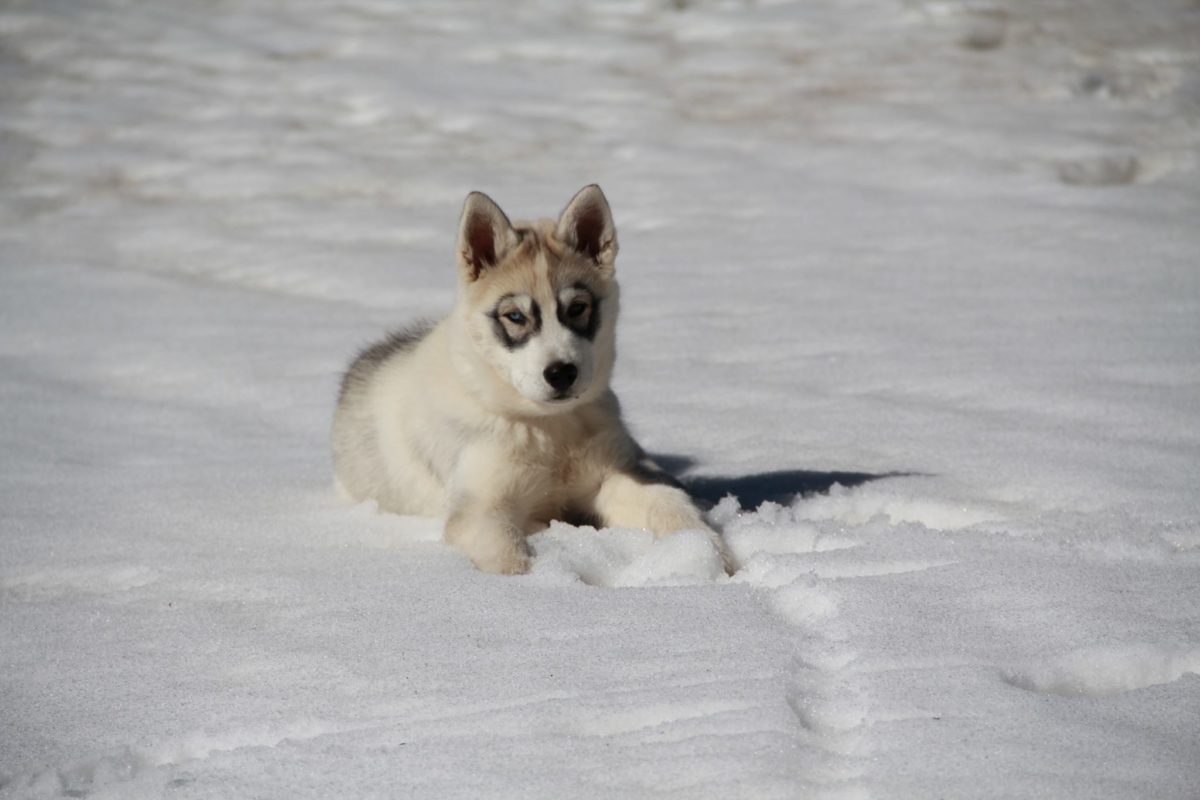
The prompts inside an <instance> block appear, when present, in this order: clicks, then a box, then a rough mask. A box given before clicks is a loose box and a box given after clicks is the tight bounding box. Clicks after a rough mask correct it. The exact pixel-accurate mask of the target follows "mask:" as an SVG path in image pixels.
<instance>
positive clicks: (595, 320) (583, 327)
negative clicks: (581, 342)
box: [555, 283, 600, 341]
mask: <svg viewBox="0 0 1200 800" xmlns="http://www.w3.org/2000/svg"><path fill="white" fill-rule="evenodd" d="M571 288H572V289H574V290H575V294H574V295H573V296H571V295H569V297H570V299H569V300H568V301H567V302H566V304H565V305H564V303H563V302H561V301H560V302H559V303H557V308H556V309H555V311H556V313H557V315H558V321H559V322H561V323H562V324H563V325H564V326H566V327H567V328H570V329H571V330H572V331H574V332H575V333H576V334H577V335H579V336H582V337H583V338H584V339H587V340H588V341H591V340H592V339H595V338H596V331H597V330H599V329H600V299H599V298H597V297H596V296H595V295H594V294H592V290H591V289H589V288H588V287H587V286H585V285H583V284H582V283H577V284H575V285H574V286H572V287H571Z"/></svg>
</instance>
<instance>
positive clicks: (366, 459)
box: [331, 322, 434, 500]
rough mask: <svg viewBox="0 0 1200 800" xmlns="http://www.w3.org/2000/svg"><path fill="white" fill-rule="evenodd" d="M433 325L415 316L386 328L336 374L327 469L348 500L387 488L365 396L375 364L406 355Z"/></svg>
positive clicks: (385, 470)
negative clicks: (411, 320)
mask: <svg viewBox="0 0 1200 800" xmlns="http://www.w3.org/2000/svg"><path fill="white" fill-rule="evenodd" d="M433 327H434V326H433V324H432V323H430V322H420V323H417V324H415V325H412V326H409V327H408V328H404V329H402V330H398V331H394V332H392V333H390V334H388V335H387V336H386V337H385V338H383V339H381V340H380V341H378V342H375V343H374V344H372V345H371V346H369V347H367V348H364V349H363V350H362V351H361V352H360V353H359V354H358V356H357V357H356V358H355V359H354V361H353V362H351V364H350V368H349V369H347V370H346V373H345V374H344V375H343V376H342V383H341V389H340V390H339V392H338V402H337V409H336V410H335V411H334V415H333V432H332V437H331V438H332V444H333V471H334V475H335V477H336V478H337V483H338V485H339V488H340V489H341V491H342V492H343V493H345V494H346V495H348V496H349V497H350V498H351V499H353V500H365V499H367V498H374V499H376V500H382V499H383V497H385V496H386V495H387V494H388V489H389V487H388V483H387V479H388V468H387V463H386V461H385V459H384V454H383V452H382V450H381V446H382V442H381V440H380V432H379V430H378V426H377V420H376V419H375V415H374V413H373V411H372V404H371V402H370V398H371V391H372V386H373V383H374V381H375V379H376V377H377V375H378V373H379V370H380V368H381V367H382V366H383V365H384V364H386V363H388V362H389V361H392V360H394V359H397V358H405V357H407V356H408V355H409V354H410V353H411V352H412V351H413V350H415V349H416V348H417V346H418V345H419V344H420V343H421V342H422V341H423V340H424V339H425V337H426V336H428V335H429V333H430V331H432V330H433Z"/></svg>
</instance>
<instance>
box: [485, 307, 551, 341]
mask: <svg viewBox="0 0 1200 800" xmlns="http://www.w3.org/2000/svg"><path fill="white" fill-rule="evenodd" d="M514 303H515V301H514V300H513V295H511V294H506V295H504V297H501V298H500V299H499V300H498V301H497V302H496V305H495V306H493V307H492V310H491V311H490V312H489V313H488V314H487V316H488V317H490V318H491V320H492V333H493V334H494V335H495V336H496V339H497V341H499V342H500V344H502V345H504V347H505V348H507V349H508V350H516V349H517V348H519V347H521V346H522V345H524V344H525V343H526V342H528V341H529V340H530V339H531V338H533V337H534V336H535V335H537V333H538V332H539V331H540V330H541V329H542V312H541V309H540V308H538V304H537V301H536V300H532V299H531V300H530V301H529V312H528V313H526V312H524V311H522V310H520V309H519V308H513V305H514Z"/></svg>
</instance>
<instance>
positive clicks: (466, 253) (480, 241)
mask: <svg viewBox="0 0 1200 800" xmlns="http://www.w3.org/2000/svg"><path fill="white" fill-rule="evenodd" d="M517 242H518V237H517V232H516V231H514V230H513V226H512V223H511V222H509V221H508V217H506V216H505V215H504V212H503V211H501V210H500V206H498V205H496V203H495V202H494V201H493V200H492V198H490V197H488V196H487V195H486V194H484V193H483V192H471V193H470V194H469V195H467V202H466V203H464V204H463V210H462V218H461V219H460V220H459V222H458V248H457V255H458V267H459V269H460V270H462V273H463V276H464V277H465V278H466V279H467V280H468V281H473V280H477V279H478V278H479V276H480V275H482V274H483V271H484V270H485V269H488V268H489V267H494V266H496V265H497V264H499V263H500V261H501V260H502V259H503V258H504V254H505V253H507V252H508V250H509V248H512V247H515V246H516V244H517Z"/></svg>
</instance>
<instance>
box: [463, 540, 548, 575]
mask: <svg viewBox="0 0 1200 800" xmlns="http://www.w3.org/2000/svg"><path fill="white" fill-rule="evenodd" d="M467 555H468V556H469V557H470V559H471V562H472V563H473V564H474V565H475V566H476V567H478V568H479V569H480V570H482V571H483V572H491V573H494V574H496V575H524V574H525V573H526V572H529V563H530V560H531V559H532V558H533V553H532V552H531V551H530V549H529V545H528V544H526V542H525V540H524V539H523V538H521V539H518V538H513V537H510V536H504V535H497V536H494V537H486V538H482V539H481V540H480V541H478V542H476V546H475V547H473V548H472V549H471V550H470V551H468V552H467Z"/></svg>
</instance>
